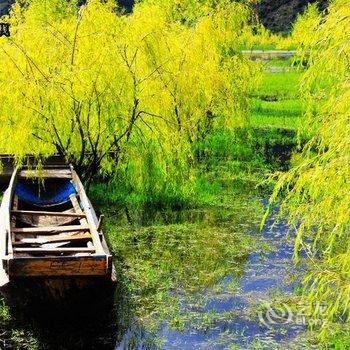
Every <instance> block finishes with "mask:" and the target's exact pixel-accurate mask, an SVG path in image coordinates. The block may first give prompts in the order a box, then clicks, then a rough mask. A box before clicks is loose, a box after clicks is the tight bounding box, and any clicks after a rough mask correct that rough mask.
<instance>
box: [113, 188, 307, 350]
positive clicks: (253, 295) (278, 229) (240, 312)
mask: <svg viewBox="0 0 350 350" xmlns="http://www.w3.org/2000/svg"><path fill="white" fill-rule="evenodd" d="M233 202H235V203H234V204H232V201H231V205H227V206H225V205H224V206H222V207H220V206H219V207H217V206H214V207H212V208H208V209H199V210H198V209H197V210H184V211H177V212H163V213H162V212H154V213H151V214H150V215H149V213H147V212H139V213H137V214H136V215H135V213H132V214H130V213H128V215H127V216H128V218H129V224H130V218H131V217H134V218H135V217H136V218H137V223H136V225H140V226H148V225H154V224H155V223H157V225H173V224H184V223H185V224H193V223H196V224H203V223H204V224H205V225H208V226H209V227H211V229H212V230H218V229H219V227H222V226H224V227H226V228H229V227H232V234H234V233H235V232H236V231H237V230H241V231H242V232H243V233H244V235H246V236H250V237H251V238H253V239H254V241H255V247H254V249H252V251H251V252H250V253H249V254H248V255H247V256H246V257H245V258H243V259H241V260H240V265H241V266H240V269H238V271H237V269H236V270H235V271H237V273H233V274H227V275H224V276H222V278H220V279H219V280H217V281H215V282H214V283H213V284H212V285H206V286H204V287H203V288H202V289H199V290H196V291H193V292H192V293H185V292H183V291H181V290H178V291H172V293H175V294H176V295H177V296H178V297H179V303H180V307H179V313H178V316H177V319H179V320H180V321H179V322H180V323H181V327H180V329H177V328H179V327H177V326H178V325H176V324H175V327H174V325H173V323H172V322H167V321H166V320H165V321H164V319H159V320H158V323H157V321H156V327H154V325H153V327H152V331H147V323H146V324H142V323H141V325H140V324H139V325H137V326H136V325H135V324H132V325H130V326H129V327H128V329H127V331H126V332H125V334H124V336H123V337H122V339H121V340H120V341H119V342H118V344H117V345H116V347H115V349H116V350H124V349H149V348H150V349H151V348H160V349H169V350H170V349H299V348H300V349H301V348H309V347H304V344H303V334H304V333H305V326H304V325H300V324H297V322H294V321H293V320H290V319H288V320H287V319H277V320H276V319H275V320H273V324H269V323H268V320H267V319H266V307H264V306H263V305H266V304H269V303H273V302H275V301H276V300H277V301H278V300H288V299H289V298H293V294H292V293H293V289H294V288H296V287H298V283H299V282H298V281H299V280H300V274H301V271H299V270H298V268H296V267H295V266H294V263H293V240H292V239H290V238H288V237H289V235H288V234H287V232H288V226H287V224H286V223H285V222H280V223H277V224H276V225H275V226H273V227H271V225H272V223H273V220H274V219H273V216H272V217H271V218H270V219H269V220H268V221H267V222H266V225H265V228H264V229H263V232H259V229H258V226H259V224H260V220H261V213H262V212H263V208H264V207H265V205H266V199H263V198H256V197H255V198H254V197H252V196H249V195H248V196H239V197H237V198H235V199H234V200H233ZM253 203H254V204H253ZM250 206H254V208H256V209H253V210H252V211H251V210H250V211H249V210H247V208H249V207H250ZM259 207H260V208H259ZM248 212H249V213H248ZM118 215H121V213H119V214H118ZM120 219H121V218H120ZM132 221H133V220H131V224H135V223H133V222H132ZM207 244H208V245H210V244H211V242H210V241H208V242H207ZM203 268H204V269H205V266H204V267H203ZM217 268H218V269H220V266H217ZM208 272H209V271H208ZM283 307H284V306H283ZM285 311H286V310H282V311H281V312H282V313H283V312H285ZM259 315H260V318H259ZM264 322H265V324H264ZM305 346H306V345H305Z"/></svg>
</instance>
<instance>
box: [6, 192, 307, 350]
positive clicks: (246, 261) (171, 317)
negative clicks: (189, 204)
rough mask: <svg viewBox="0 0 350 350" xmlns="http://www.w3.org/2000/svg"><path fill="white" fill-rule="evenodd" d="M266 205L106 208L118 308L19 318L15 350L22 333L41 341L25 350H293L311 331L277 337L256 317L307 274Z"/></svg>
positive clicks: (279, 331)
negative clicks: (266, 214) (266, 217)
mask: <svg viewBox="0 0 350 350" xmlns="http://www.w3.org/2000/svg"><path fill="white" fill-rule="evenodd" d="M265 204H266V203H265V201H264V200H261V199H259V198H256V197H253V196H250V195H244V196H243V195H235V196H232V197H231V198H229V199H226V200H225V201H223V202H222V203H220V204H219V205H218V204H216V205H213V206H209V207H207V208H198V209H186V210H180V211H152V210H145V209H143V210H140V209H131V208H127V209H125V208H111V207H109V208H100V209H101V211H103V212H104V213H105V214H106V217H107V220H106V221H107V222H106V230H105V232H106V235H107V237H108V240H109V243H110V245H111V248H112V250H113V252H114V254H115V265H116V266H117V269H118V274H119V276H118V278H119V284H118V289H117V293H116V298H115V303H114V304H115V307H114V309H112V310H105V311H103V312H102V314H99V315H98V314H95V313H91V314H90V315H89V317H87V318H85V319H82V318H79V319H78V318H76V317H75V315H70V317H69V319H67V318H66V319H61V320H58V321H57V322H54V319H52V318H51V319H50V318H49V319H46V320H45V321H44V322H38V320H33V319H31V318H30V317H29V320H28V318H26V319H25V320H24V321H23V320H22V321H20V320H19V319H18V320H17V321H16V322H17V324H15V325H13V324H12V330H11V332H12V333H11V334H12V335H11V334H10V336H9V341H8V344H13V342H12V341H11V339H10V338H11V337H12V336H13V329H15V330H16V331H18V332H20V333H21V332H22V335H26V334H27V333H26V332H29V333H28V337H29V336H31V337H32V338H33V344H34V346H33V347H27V346H23V347H21V346H20V347H18V348H23V349H62V350H64V349H115V350H126V349H128V350H132V349H142V350H143V349H157V348H159V349H274V348H276V349H281V348H283V347H285V348H287V349H289V348H292V345H291V344H294V343H295V339H296V338H297V337H299V335H300V334H302V333H303V332H304V331H305V329H304V327H303V326H298V325H296V324H276V325H274V326H273V327H271V328H270V327H267V326H264V325H263V324H262V323H261V322H259V318H258V316H257V315H258V310H261V306H262V304H263V303H264V302H265V301H267V302H270V301H273V300H275V299H278V298H281V297H282V298H283V297H288V296H289V295H291V293H292V290H293V287H294V286H295V285H297V282H295V281H298V278H295V276H297V275H298V273H299V271H298V270H296V269H295V267H294V266H293V264H292V254H293V245H292V241H291V240H289V239H287V235H286V234H287V229H288V227H287V226H286V224H285V223H283V222H282V223H279V224H277V225H275V226H274V227H273V228H272V229H270V228H269V227H270V225H271V223H272V220H273V219H272V218H271V219H270V220H269V221H268V222H267V225H266V226H265V229H264V231H263V233H262V234H261V233H260V232H259V224H260V220H261V216H262V214H263V210H264V205H265ZM2 328H3V327H2ZM4 334H5V333H4ZM299 340H300V338H299ZM6 341H7V340H6ZM5 343H6V342H3V344H5ZM16 344H17V343H16ZM299 345H300V341H299ZM11 346H12V347H11ZM1 348H2V347H1ZM3 348H4V349H6V348H7V349H11V348H12V349H13V348H14V347H13V345H9V346H8V347H6V346H4V347H3ZM293 348H294V347H293ZM295 348H298V347H295ZM300 348H302V345H300Z"/></svg>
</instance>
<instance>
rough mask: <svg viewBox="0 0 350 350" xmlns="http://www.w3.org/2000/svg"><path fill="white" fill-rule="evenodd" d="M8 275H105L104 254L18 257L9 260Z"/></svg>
mask: <svg viewBox="0 0 350 350" xmlns="http://www.w3.org/2000/svg"><path fill="white" fill-rule="evenodd" d="M8 265H9V275H10V276H13V277H34V276H41V277H46V276H105V275H106V269H107V264H106V256H105V255H90V256H77V257H72V256H62V257H50V258H39V257H18V258H16V259H11V260H10V261H9V264H8Z"/></svg>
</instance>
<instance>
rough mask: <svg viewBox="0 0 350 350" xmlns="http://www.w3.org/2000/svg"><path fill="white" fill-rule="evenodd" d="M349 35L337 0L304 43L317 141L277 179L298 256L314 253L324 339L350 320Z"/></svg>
mask: <svg viewBox="0 0 350 350" xmlns="http://www.w3.org/2000/svg"><path fill="white" fill-rule="evenodd" d="M305 35H306V34H305ZM349 37H350V8H349V6H348V1H346V0H335V1H333V2H332V3H331V5H330V7H329V13H328V15H327V16H326V17H325V19H324V21H323V22H322V23H320V24H319V26H318V27H317V28H316V29H315V30H314V36H313V38H312V40H311V41H309V39H307V40H306V42H308V43H309V44H308V45H311V46H310V48H311V53H310V68H309V69H308V71H307V72H306V73H305V77H304V81H303V90H304V94H305V98H306V99H307V101H308V102H309V110H308V116H309V123H310V128H311V132H312V134H313V138H312V139H311V141H310V142H309V143H308V144H307V146H306V147H305V148H304V151H303V154H302V159H301V161H300V164H299V165H298V166H296V167H294V168H293V169H292V170H291V171H289V172H288V173H285V174H281V175H280V176H279V180H278V184H277V186H276V188H275V192H274V195H273V196H272V198H271V201H274V200H276V198H277V195H278V194H279V193H280V192H281V191H282V189H286V190H287V194H286V197H285V198H284V200H283V202H282V204H281V212H280V213H281V215H285V214H287V215H288V217H289V222H290V223H291V224H294V225H295V227H296V230H297V238H296V251H295V253H296V256H297V254H298V252H299V250H300V249H306V251H307V252H308V253H309V258H310V272H309V273H308V275H307V277H306V279H305V281H304V282H305V286H306V287H307V291H308V297H309V298H310V300H311V302H313V303H314V305H315V302H321V303H324V304H325V306H326V312H327V316H328V321H329V322H326V323H324V324H323V327H322V332H321V333H320V335H321V336H324V335H325V334H326V331H327V330H329V328H328V326H329V324H330V322H331V321H334V320H337V319H338V320H339V319H340V318H344V315H347V316H346V317H345V318H346V320H347V322H349V320H350V318H349V317H348V315H349V311H350V304H349V300H350V289H349V281H350V264H349V262H350V236H349V234H350V192H349V188H350V138H349V135H350V103H349V101H350V66H349V60H348V57H349V55H350V41H349ZM315 111H316V116H315V115H314V114H315Z"/></svg>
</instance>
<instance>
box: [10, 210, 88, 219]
mask: <svg viewBox="0 0 350 350" xmlns="http://www.w3.org/2000/svg"><path fill="white" fill-rule="evenodd" d="M11 213H12V214H16V215H17V214H29V215H43V216H68V217H69V216H71V217H76V218H84V217H85V214H84V213H76V212H72V211H35V210H12V211H11Z"/></svg>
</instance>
